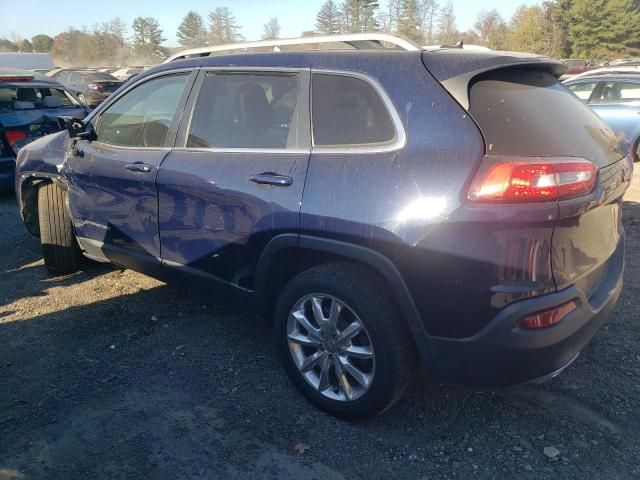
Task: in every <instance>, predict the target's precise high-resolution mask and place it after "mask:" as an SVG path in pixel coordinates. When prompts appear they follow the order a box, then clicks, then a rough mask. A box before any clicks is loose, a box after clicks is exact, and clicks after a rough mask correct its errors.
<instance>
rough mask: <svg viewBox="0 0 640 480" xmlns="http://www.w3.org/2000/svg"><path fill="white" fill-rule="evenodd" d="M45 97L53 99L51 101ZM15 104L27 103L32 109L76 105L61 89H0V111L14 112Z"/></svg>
mask: <svg viewBox="0 0 640 480" xmlns="http://www.w3.org/2000/svg"><path fill="white" fill-rule="evenodd" d="M47 97H55V98H57V100H51V99H50V98H49V99H48V98H47ZM16 102H23V105H24V102H29V103H32V104H33V108H38V109H41V108H63V107H72V106H75V105H76V103H75V102H74V101H73V100H71V97H70V96H69V95H67V94H66V93H65V92H64V91H63V90H62V89H59V88H49V87H0V110H14V109H15V103H16Z"/></svg>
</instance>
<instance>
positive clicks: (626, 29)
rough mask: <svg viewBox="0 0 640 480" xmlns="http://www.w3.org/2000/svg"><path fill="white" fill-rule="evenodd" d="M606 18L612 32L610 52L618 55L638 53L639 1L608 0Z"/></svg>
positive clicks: (639, 48) (639, 46) (627, 55)
mask: <svg viewBox="0 0 640 480" xmlns="http://www.w3.org/2000/svg"><path fill="white" fill-rule="evenodd" d="M606 20H607V23H608V24H609V26H610V29H611V32H612V33H613V44H612V45H611V46H610V50H611V52H612V53H613V54H614V55H615V56H618V57H635V56H638V55H640V1H638V0H610V1H609V15H608V16H607V19H606ZM612 56H613V55H612Z"/></svg>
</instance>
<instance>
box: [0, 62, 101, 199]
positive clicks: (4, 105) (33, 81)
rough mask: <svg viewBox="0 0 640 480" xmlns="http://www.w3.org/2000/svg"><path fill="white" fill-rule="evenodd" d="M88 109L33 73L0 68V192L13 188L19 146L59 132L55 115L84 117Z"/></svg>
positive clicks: (46, 78)
mask: <svg viewBox="0 0 640 480" xmlns="http://www.w3.org/2000/svg"><path fill="white" fill-rule="evenodd" d="M87 113H88V110H87V109H86V108H85V107H84V105H82V103H81V102H80V101H79V100H78V99H77V98H76V97H75V96H73V95H72V94H71V93H70V92H69V91H67V90H66V89H65V88H64V87H63V86H62V85H60V84H59V83H58V82H56V81H55V80H52V79H51V78H49V77H47V76H44V75H40V74H37V73H34V72H28V71H24V70H15V69H0V190H6V189H10V188H12V187H13V185H14V171H15V162H16V155H17V154H18V152H19V151H20V149H21V148H22V147H24V146H25V145H26V144H28V143H30V142H32V141H33V140H35V139H37V138H40V137H42V136H44V135H47V134H49V133H53V132H57V131H59V130H60V126H59V124H58V116H72V117H76V118H84V117H85V116H86V114H87Z"/></svg>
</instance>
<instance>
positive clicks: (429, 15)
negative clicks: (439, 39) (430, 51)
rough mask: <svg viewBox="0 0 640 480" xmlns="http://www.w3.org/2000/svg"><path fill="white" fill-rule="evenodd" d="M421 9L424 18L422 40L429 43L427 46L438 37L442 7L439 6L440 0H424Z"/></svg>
mask: <svg viewBox="0 0 640 480" xmlns="http://www.w3.org/2000/svg"><path fill="white" fill-rule="evenodd" d="M420 7H421V16H422V22H421V23H422V25H421V27H422V38H424V40H425V42H427V45H431V44H432V43H433V42H434V40H435V36H436V27H437V23H438V11H439V7H440V6H439V5H438V0H422V1H421V5H420Z"/></svg>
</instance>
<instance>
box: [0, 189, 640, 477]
mask: <svg viewBox="0 0 640 480" xmlns="http://www.w3.org/2000/svg"><path fill="white" fill-rule="evenodd" d="M637 200H638V201H640V198H638V199H637ZM624 221H625V227H626V231H627V238H628V242H627V245H628V249H627V269H626V287H625V291H624V294H623V296H622V299H621V301H620V303H619V305H618V307H617V309H616V311H615V314H614V315H613V317H612V319H611V321H610V323H609V324H608V326H606V327H605V328H604V329H603V330H602V331H601V332H600V333H599V334H598V335H597V336H596V338H595V339H594V340H593V342H592V343H591V345H590V346H589V347H588V348H586V350H585V351H584V352H583V354H582V355H581V356H580V357H579V358H578V360H577V361H576V362H575V364H574V365H573V366H571V367H570V368H569V369H568V370H567V371H566V372H565V373H564V374H563V375H562V376H561V377H560V378H557V379H555V380H553V381H551V382H549V383H547V384H545V385H543V386H522V387H516V388H512V389H508V390H496V391H491V390H479V389H471V388H462V387H455V386H446V385H431V384H429V382H428V381H427V379H425V378H424V375H419V376H418V378H417V381H416V384H415V385H414V387H413V388H412V389H411V391H410V392H409V393H408V395H407V396H406V398H405V399H404V400H403V401H402V402H401V403H400V404H399V405H397V406H396V407H395V408H394V409H392V410H391V411H389V412H387V413H386V414H385V415H384V416H382V417H379V418H376V419H373V420H370V421H368V422H366V423H361V424H349V423H345V422H342V421H339V420H336V419H334V418H332V417H329V416H327V415H325V414H322V413H319V412H318V411H316V410H314V409H313V408H311V407H310V406H309V404H308V403H306V402H305V401H304V400H303V399H302V398H301V396H300V395H298V394H297V393H296V391H295V390H294V389H293V387H292V386H291V384H290V383H289V382H288V379H287V378H286V377H285V375H284V373H283V371H282V370H281V368H280V366H279V364H278V362H277V361H276V358H275V356H274V353H273V348H272V336H271V331H270V328H269V326H267V325H265V324H264V323H262V322H261V321H259V320H256V319H253V318H249V317H247V316H244V315H241V314H238V313H235V312H231V311H227V310H224V309H222V308H220V307H216V306H215V305H213V304H210V303H207V302H206V301H203V300H202V299H200V298H198V297H195V296H192V295H189V294H187V293H183V292H179V291H177V290H174V289H172V288H170V287H167V286H165V285H163V284H162V283H160V282H157V281H155V280H152V279H150V278H147V277H145V276H143V275H140V274H137V273H134V272H132V271H128V270H124V271H123V270H119V269H116V268H112V267H108V266H100V265H95V264H88V265H87V267H86V269H85V270H84V271H83V272H80V273H78V274H76V275H73V276H69V277H65V278H52V277H50V276H49V275H48V274H47V273H46V271H45V269H44V267H43V265H42V261H41V259H40V253H39V245H38V243H37V241H35V240H34V239H32V238H31V237H30V236H29V235H28V234H27V233H26V232H25V230H24V229H23V227H22V225H21V224H20V222H19V219H18V215H17V213H16V208H15V203H14V200H13V198H11V197H7V196H5V197H2V198H0V232H2V233H1V234H0V479H7V478H18V479H22V478H29V479H36V478H37V479H40V478H45V479H65V480H68V479H75V478H83V479H84V478H135V479H155V478H158V479H169V478H172V479H173V478H181V479H182V478H185V479H202V478H238V479H246V478H296V479H297V478H318V479H320V478H322V479H334V478H346V479H356V478H363V479H374V478H385V479H387V478H391V479H393V478H402V479H404V478H441V477H442V478H469V477H472V476H475V477H477V478H485V477H493V478H516V477H517V478H536V479H537V478H580V479H589V478H607V477H608V478H616V479H619V478H638V477H640V428H638V427H639V426H640V408H639V405H640V342H639V339H640V308H639V307H638V305H639V304H640V301H639V300H638V298H639V296H640V242H639V241H638V237H639V236H640V203H635V202H628V203H627V204H626V205H625V220H624ZM299 443H303V444H305V445H306V446H308V447H309V450H308V451H306V453H304V454H300V453H298V452H297V451H296V450H294V446H295V445H296V444H299ZM548 446H553V447H555V448H557V449H558V450H559V452H560V457H559V460H558V461H555V462H551V461H550V460H549V459H548V458H547V457H546V456H545V455H544V453H543V449H544V448H545V447H548Z"/></svg>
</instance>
